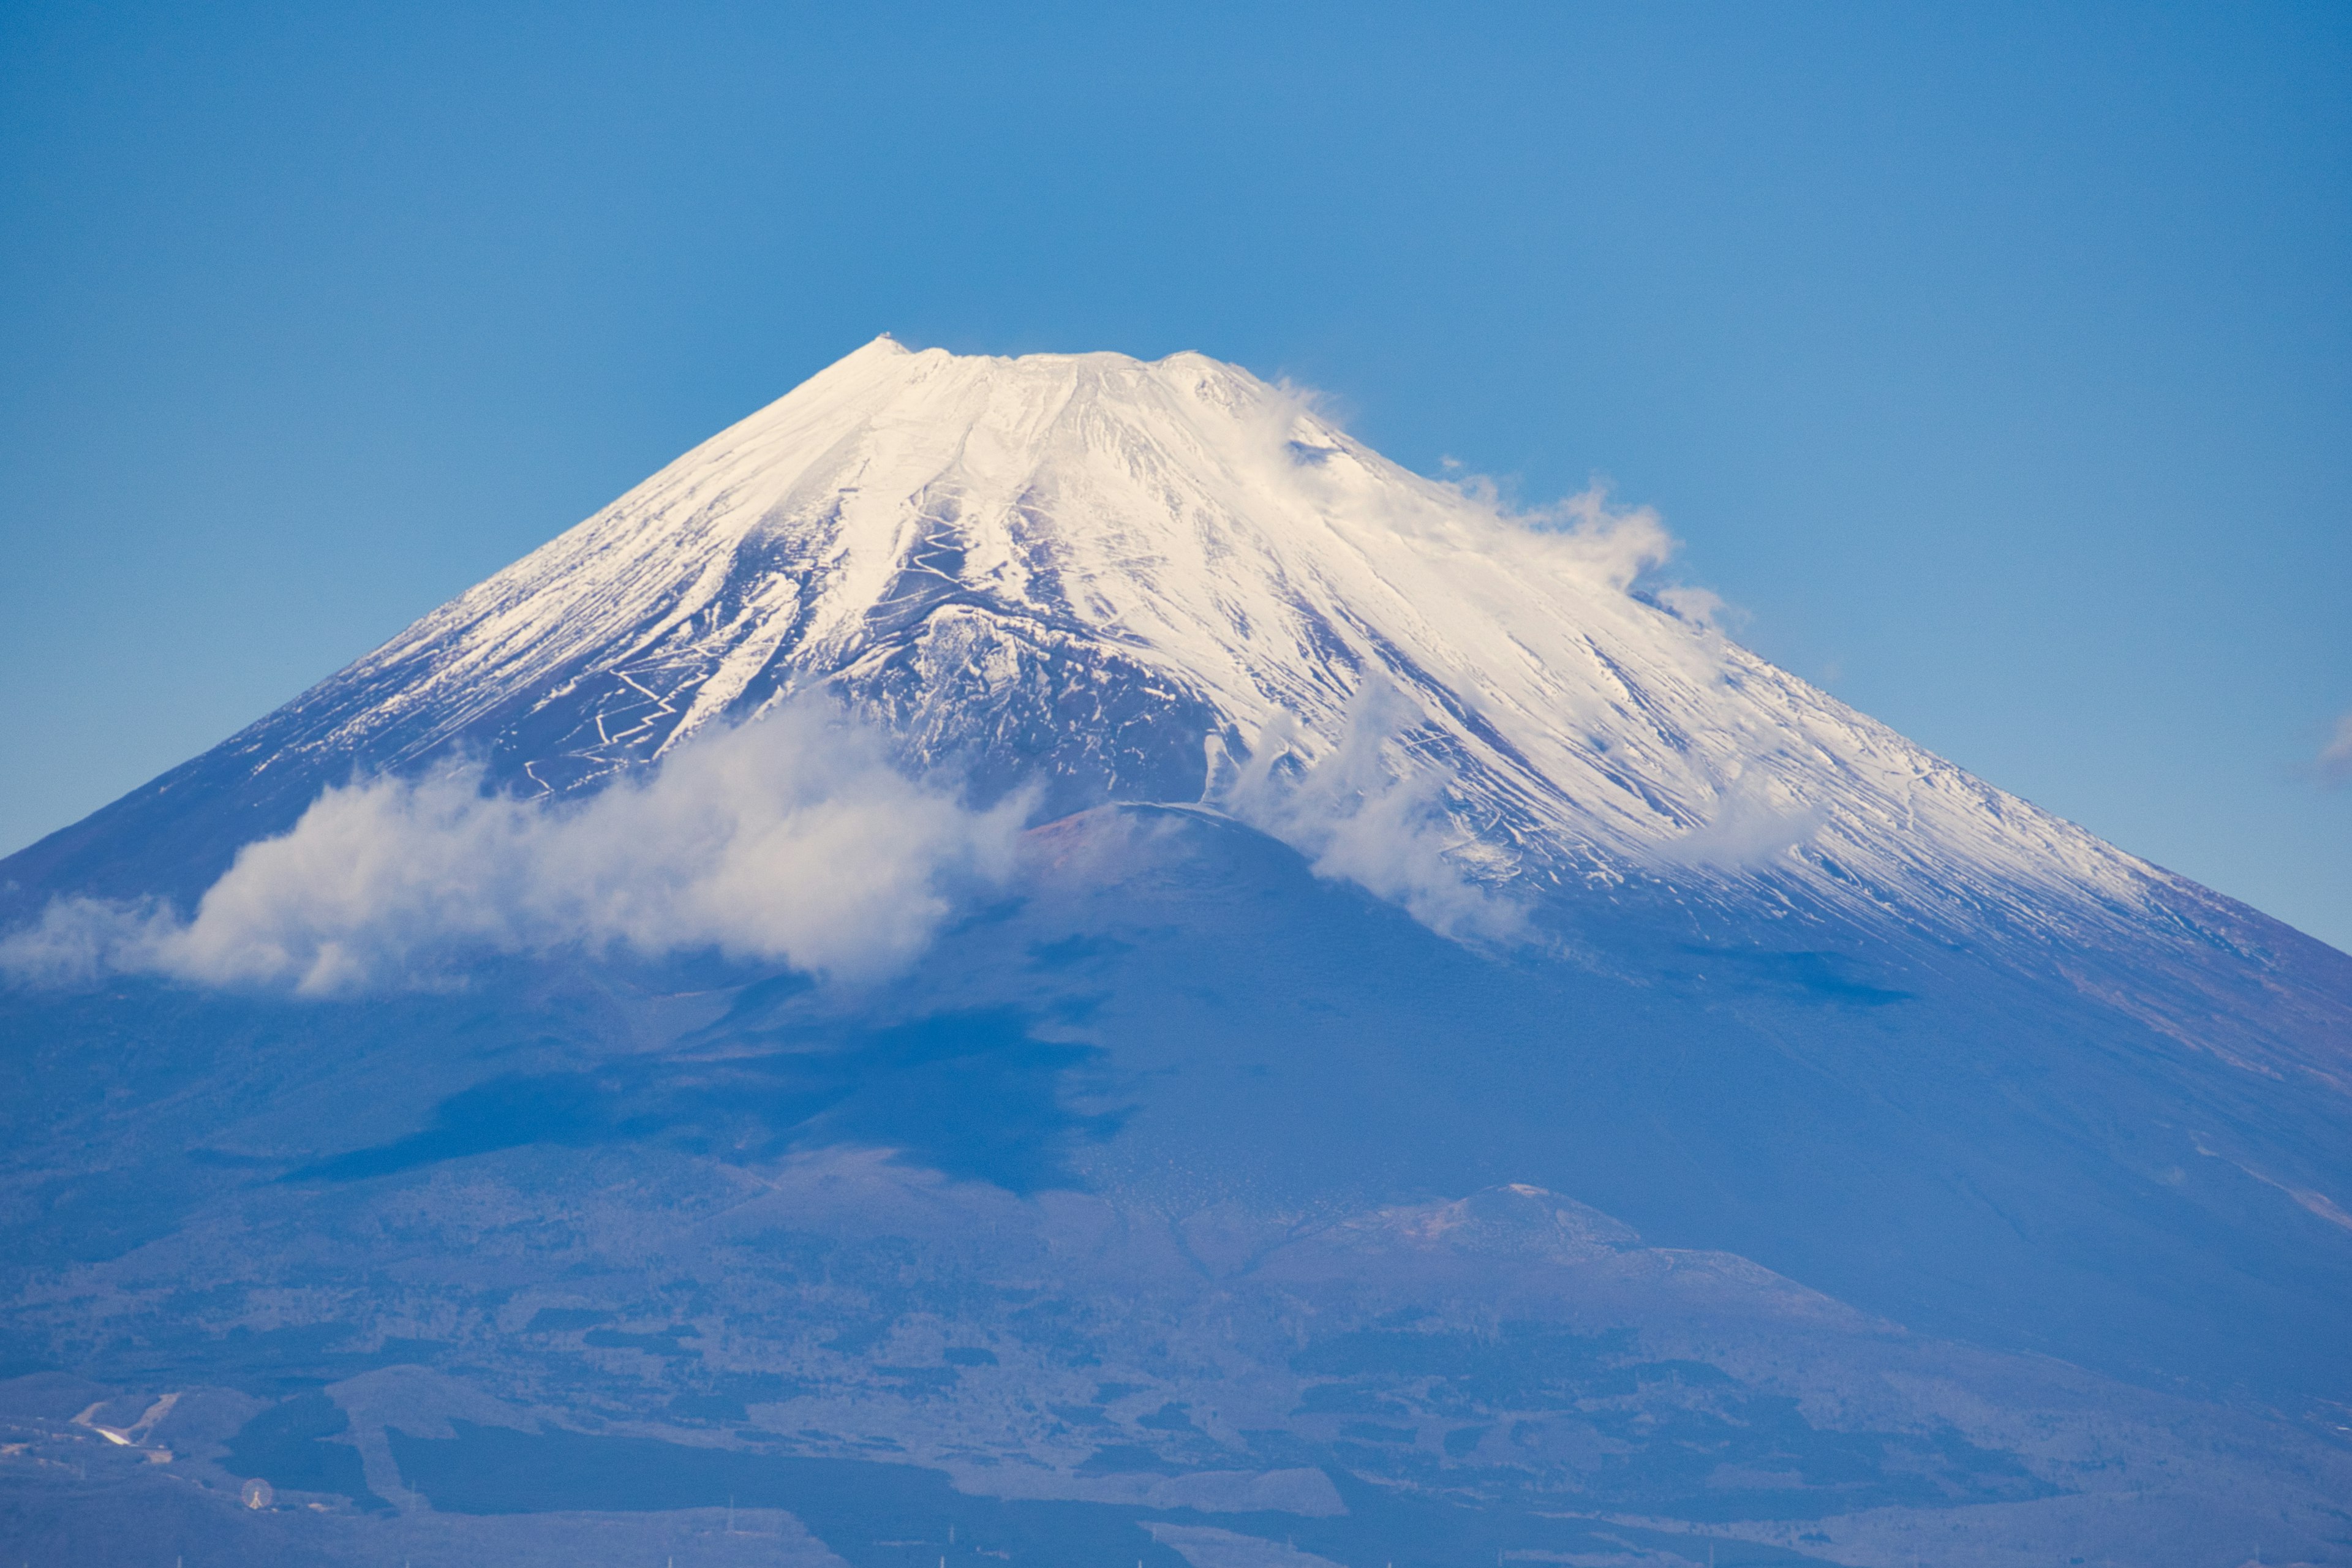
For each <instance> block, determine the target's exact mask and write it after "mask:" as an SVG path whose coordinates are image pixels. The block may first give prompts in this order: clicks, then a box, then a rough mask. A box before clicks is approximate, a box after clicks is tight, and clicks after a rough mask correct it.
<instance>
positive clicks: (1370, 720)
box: [1217, 672, 1524, 937]
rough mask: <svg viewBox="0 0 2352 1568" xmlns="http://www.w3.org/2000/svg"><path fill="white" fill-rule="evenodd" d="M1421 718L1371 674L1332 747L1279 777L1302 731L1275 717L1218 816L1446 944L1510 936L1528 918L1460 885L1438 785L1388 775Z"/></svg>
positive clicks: (1488, 893) (1424, 773) (1426, 772)
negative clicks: (1395, 908)
mask: <svg viewBox="0 0 2352 1568" xmlns="http://www.w3.org/2000/svg"><path fill="white" fill-rule="evenodd" d="M1420 717H1421V715H1420V714H1419V713H1417V712H1416V711H1415V710H1414V709H1413V706H1412V702H1411V701H1410V700H1408V699H1407V698H1406V697H1405V695H1404V694H1403V693H1402V691H1400V690H1398V689H1397V687H1396V686H1395V684H1394V683H1393V682H1392V681H1391V680H1390V679H1388V678H1387V677H1386V676H1384V675H1381V674H1379V673H1377V672H1376V673H1373V674H1372V675H1370V676H1369V677H1368V678H1367V679H1365V681H1364V683H1363V684H1362V685H1361V686H1360V687H1359V688H1358V689H1357V690H1356V694H1355V696H1354V697H1353V698H1351V699H1350V700H1349V703H1348V710H1347V719H1346V726H1345V728H1344V730H1343V731H1342V732H1341V734H1340V736H1339V743H1338V744H1337V745H1336V746H1334V747H1333V748H1332V749H1331V750H1330V751H1329V752H1326V753H1325V754H1324V755H1323V756H1322V757H1320V758H1318V759H1317V760H1316V761H1314V762H1313V763H1310V764H1308V765H1306V766H1305V767H1303V768H1298V769H1297V770H1296V771H1295V772H1294V773H1287V774H1286V773H1285V771H1284V770H1281V769H1280V768H1278V766H1277V764H1278V763H1280V762H1281V761H1282V759H1283V758H1284V757H1285V756H1287V755H1290V754H1291V753H1292V752H1293V750H1294V748H1295V747H1296V746H1297V742H1298V739H1299V736H1298V726H1297V721H1296V720H1294V719H1293V718H1292V717H1291V716H1290V715H1289V714H1287V713H1277V714H1276V716H1275V720H1274V721H1273V722H1272V723H1270V724H1268V725H1267V726H1266V728H1265V732H1264V733H1262V734H1260V735H1259V737H1258V742H1257V748H1256V750H1255V752H1253V753H1252V754H1251V756H1250V758H1249V760H1248V761H1247V762H1246V763H1244V764H1243V766H1242V767H1241V768H1240V769H1239V770H1238V772H1237V773H1235V775H1234V777H1233V778H1232V779H1231V780H1229V781H1227V783H1226V784H1225V786H1224V787H1223V789H1222V790H1221V791H1220V792H1219V795H1218V798H1217V804H1218V805H1222V806H1223V808H1224V809H1226V810H1227V811H1230V812H1231V813H1232V814H1233V815H1234V816H1236V817H1238V818H1240V819H1241V820H1242V821H1244V822H1246V823H1248V824H1249V825H1250V826H1253V827H1255V828H1257V829H1259V830H1260V831H1262V832H1265V833H1268V834H1271V835H1273V836H1274V837H1276V838H1279V839H1281V840H1282V841H1283V842H1284V843H1286V844H1288V845H1289V846H1290V847H1292V848H1294V849H1297V851H1298V852H1299V853H1301V854H1303V855H1305V856H1307V858H1308V859H1309V860H1310V861H1311V862H1312V863H1313V866H1314V869H1315V873H1316V875H1318V876H1319V877H1330V878H1338V879H1344V880H1347V881H1350V882H1353V883H1355V884H1356V885H1357V886H1359V887H1360V888H1362V889H1365V890H1366V891H1368V892H1370V893H1371V894H1373V895H1374V896H1375V897H1378V898H1382V899H1386V900H1390V901H1391V902H1392V903H1396V904H1401V905H1402V906H1403V907H1404V909H1405V910H1406V912H1407V913H1409V914H1411V915H1412V917H1413V918H1414V919H1415V920H1417V921H1421V922H1422V924H1423V925H1425V926H1428V927H1429V928H1430V929H1431V930H1433V931H1436V932H1438V933H1439V934H1440V935H1442V936H1450V937H1507V936H1510V935H1512V934H1514V933H1516V932H1517V931H1518V930H1519V929H1520V927H1521V925H1522V923H1523V921H1524V912H1523V911H1522V910H1520V909H1519V908H1518V906H1517V905H1516V904H1514V903H1512V902H1511V901H1509V900H1507V899H1505V898H1502V897H1501V896H1499V895H1497V894H1496V893H1495V892H1493V891H1492V890H1490V889H1486V888H1484V887H1481V886H1480V885H1478V884H1477V883H1475V882H1474V881H1472V880H1471V879H1469V878H1467V877H1465V876H1464V875H1463V873H1462V870H1461V868H1459V867H1458V866H1456V865H1455V864H1454V861H1453V860H1452V859H1451V858H1449V857H1448V855H1447V849H1448V847H1449V845H1450V842H1451V840H1452V838H1453V837H1454V834H1453V832H1452V829H1451V825H1450V824H1449V823H1448V822H1447V821H1446V820H1445V817H1444V814H1443V811H1442V809H1441V806H1442V800H1443V793H1444V776H1443V775H1442V774H1438V773H1433V772H1432V770H1430V769H1429V768H1427V767H1425V766H1423V767H1419V768H1415V767H1412V766H1411V765H1410V764H1409V765H1408V767H1407V769H1406V771H1405V772H1404V773H1391V772H1390V770H1389V766H1388V763H1387V760H1386V757H1385V755H1384V752H1386V750H1387V747H1388V744H1389V742H1391V740H1394V739H1397V738H1398V737H1400V736H1402V734H1404V733H1405V732H1406V731H1408V730H1409V729H1410V728H1411V727H1412V724H1413V723H1414V722H1415V721H1418V720H1419V718H1420Z"/></svg>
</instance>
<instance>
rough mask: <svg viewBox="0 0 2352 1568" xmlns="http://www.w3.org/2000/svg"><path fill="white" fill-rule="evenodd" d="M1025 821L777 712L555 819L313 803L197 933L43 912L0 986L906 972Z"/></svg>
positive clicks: (476, 789)
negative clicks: (637, 961)
mask: <svg viewBox="0 0 2352 1568" xmlns="http://www.w3.org/2000/svg"><path fill="white" fill-rule="evenodd" d="M1025 804H1026V803H1025V802H1024V801H1021V800H1014V801H1012V802H1008V803H1006V804H1005V805H1001V806H999V807H998V808H997V809H995V810H993V811H990V812H985V813H976V812H972V811H969V810H967V809H965V808H964V807H962V806H961V805H959V804H957V802H956V801H955V800H954V799H953V798H952V797H951V796H950V795H947V794H945V793H942V792H941V791H940V790H937V789H934V788H931V787H929V786H927V785H924V784H918V783H915V782H912V781H909V780H908V779H906V778H904V777H902V776H901V775H900V774H898V773H896V772H894V771H892V769H891V768H890V767H889V766H888V765H887V763H886V762H885V761H884V760H883V757H882V753H881V751H880V749H879V747H878V745H877V743H876V742H875V741H874V740H873V739H872V738H871V737H870V736H868V735H866V734H865V733H863V732H861V731H856V730H852V729H846V728H845V727H843V726H841V725H839V724H838V723H829V722H828V721H826V719H825V718H824V715H822V714H821V713H819V712H817V711H815V710H813V709H809V708H798V709H792V710H784V711H782V712H778V713H775V714H772V715H770V716H769V717H768V718H766V719H764V720H761V721H759V722H757V723H753V724H749V725H745V726H744V727H742V728H740V729H738V730H734V731H727V732H724V733H720V734H717V735H713V736H711V737H709V738H708V739H702V740H698V741H696V742H693V743H692V744H690V745H688V746H686V747H684V748H682V749H680V750H679V751H678V752H677V753H676V754H675V755H673V756H672V757H671V758H670V759H669V760H668V761H667V762H666V763H664V764H663V765H662V766H661V767H660V768H659V769H657V770H656V771H654V772H652V773H649V774H646V775H643V776H640V777H636V778H633V779H627V780H624V781H622V782H620V783H617V784H614V785H612V786H611V787H610V788H608V789H606V790H605V791H604V792H603V793H602V794H600V795H595V796H593V797H592V798H590V799H588V800H586V801H583V802H580V803H577V804H572V805H542V804H540V803H537V802H529V801H520V800H517V799H514V798H512V797H510V796H506V795H486V794H484V793H483V791H482V787H481V781H480V777H479V774H478V773H477V772H474V771H469V770H464V769H453V770H449V771H446V772H444V773H437V774H435V775H432V776H429V777H426V778H424V779H420V780H414V781H411V780H397V779H381V780H374V781H371V782H368V783H363V784H353V785H352V786H349V787H347V788H341V789H331V790H328V791H327V792H326V793H325V794H323V795H320V798H319V799H318V801H317V802H316V803H315V804H313V805H311V807H310V810H309V811H308V812H306V813H305V814H304V815H303V816H302V818H301V820H300V821H299V823H297V824H296V825H295V826H294V828H293V830H292V831H291V832H289V833H287V834H285V835H283V836H282V837H277V838H271V839H265V840H263V841H261V842H258V843H255V844H250V845H247V847H245V848H244V849H243V850H241V851H239V852H238V855H237V858H236V863H235V864H234V865H233V866H232V867H231V868H229V870H228V871H227V872H226V874H225V875H224V876H222V878H221V879H220V880H219V881H217V882H215V884H214V885H213V886H212V888H211V889H209V890H208V891H206V893H205V896H204V898H203V900H202V901H201V902H200V903H199V904H198V906H197V909H196V912H195V916H194V919H193V920H183V919H181V918H180V917H179V916H178V915H177V914H176V913H175V912H174V911H173V910H168V909H166V908H164V907H163V906H162V905H160V904H158V903H155V902H152V901H150V902H147V903H144V904H128V905H126V904H119V903H101V902H98V901H95V900H87V899H71V900H59V901H58V902H55V903H52V904H51V905H50V906H49V908H48V909H47V910H46V911H45V912H44V913H43V915H42V918H41V920H40V921H39V922H38V923H37V924H36V925H34V926H33V927H31V928H29V929H27V930H25V931H18V932H16V933H15V934H13V935H11V936H9V937H8V938H7V939H5V941H0V971H5V972H6V973H11V974H13V975H15V976H16V977H17V978H19V979H26V980H34V981H42V980H46V981H50V982H58V981H72V980H75V979H77V978H87V977H89V976H91V975H94V974H97V973H104V972H109V971H113V972H130V973H142V972H143V973H159V974H166V975H171V976H174V977H177V978H180V979H184V980H189V981H194V982H197V983H200V984H215V985H233V984H253V985H264V986H290V987H291V988H293V989H295V990H297V991H301V992H308V993H314V994H324V993H337V992H351V991H361V990H368V989H374V988H380V987H385V986H396V985H403V984H435V983H437V982H438V981H439V980H440V979H441V978H442V977H444V976H446V974H447V973H449V971H450V970H451V968H452V967H453V966H454V965H456V964H457V963H462V962H463V961H464V960H465V959H466V958H467V956H469V955H478V954H480V953H483V952H554V951H558V950H566V949H570V950H579V951H586V952H610V951H613V950H615V949H626V950H629V951H631V952H637V953H642V954H646V955H648V956H660V955H663V954H667V953H675V952H688V951H699V950H704V949H712V948H715V949H717V950H719V952H724V953H727V954H729V955H730V956H733V957H739V958H747V959H760V960H769V961H776V962H782V963H788V964H790V965H792V966H793V967H795V968H799V969H803V970H808V971H812V972H816V973H827V974H833V975H839V976H846V977H856V976H865V975H871V974H877V973H887V972H888V971H890V970H892V969H895V968H897V967H898V966H900V965H903V964H904V963H907V962H908V960H910V959H911V958H912V957H913V956H914V955H915V954H916V953H917V952H919V951H921V949H922V948H923V947H924V946H925V945H926V944H927V943H928V942H929V940H930V938H931V936H932V934H933V933H934V931H936V930H937V929H938V927H939V925H940V922H941V921H943V920H944V919H945V918H946V917H947V916H948V914H949V912H950V910H951V909H952V907H953V906H954V903H955V901H956V896H957V894H958V893H959V892H960V891H961V890H963V889H968V888H971V887H972V886H975V885H982V884H988V883H992V882H997V881H1001V880H1003V879H1004V878H1005V877H1007V876H1009V875H1010V874H1011V871H1012V868H1013V853H1014V846H1015V842H1016V839H1017V837H1018V834H1019V832H1020V827H1021V816H1022V813H1023V811H1024V807H1025Z"/></svg>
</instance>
